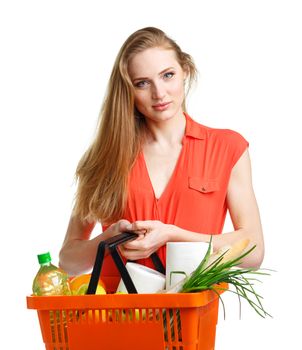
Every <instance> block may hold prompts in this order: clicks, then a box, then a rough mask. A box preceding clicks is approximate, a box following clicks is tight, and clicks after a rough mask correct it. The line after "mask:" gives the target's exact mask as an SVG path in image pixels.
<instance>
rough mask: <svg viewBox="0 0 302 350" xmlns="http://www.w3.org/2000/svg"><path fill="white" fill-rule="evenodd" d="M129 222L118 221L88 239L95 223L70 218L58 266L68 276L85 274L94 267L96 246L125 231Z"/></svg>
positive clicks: (74, 217) (73, 217)
mask: <svg viewBox="0 0 302 350" xmlns="http://www.w3.org/2000/svg"><path fill="white" fill-rule="evenodd" d="M128 224H129V221H126V220H120V221H118V222H117V223H115V224H112V225H111V226H110V227H109V228H108V229H107V230H106V231H105V232H103V233H101V234H99V235H98V236H96V237H95V238H93V239H89V238H90V236H91V232H92V230H93V228H94V226H95V223H90V222H88V221H84V222H83V221H82V220H80V219H79V218H78V217H76V216H71V218H70V221H69V225H68V228H67V232H66V236H65V239H64V242H63V245H62V248H61V250H60V254H59V266H60V267H61V268H62V269H64V270H65V271H66V272H67V273H68V274H70V275H79V274H81V273H85V272H87V271H88V270H91V268H92V267H93V265H94V260H95V257H96V252H97V248H98V245H99V243H100V242H101V241H103V240H105V239H108V238H109V237H112V236H114V235H117V234H119V233H120V232H122V231H124V230H125V229H126V226H127V225H128Z"/></svg>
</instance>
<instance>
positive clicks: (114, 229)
mask: <svg viewBox="0 0 302 350" xmlns="http://www.w3.org/2000/svg"><path fill="white" fill-rule="evenodd" d="M129 225H130V222H129V221H128V220H124V219H122V220H119V221H117V222H115V223H114V224H112V225H110V226H109V227H108V228H107V230H106V231H105V232H104V233H105V234H106V238H104V239H108V238H109V237H113V236H116V235H118V234H120V233H122V232H124V231H128V230H129V229H127V227H128V226H129Z"/></svg>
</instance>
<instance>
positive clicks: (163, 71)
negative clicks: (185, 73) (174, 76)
mask: <svg viewBox="0 0 302 350" xmlns="http://www.w3.org/2000/svg"><path fill="white" fill-rule="evenodd" d="M171 69H175V68H174V67H168V68H165V69H164V70H162V71H161V72H159V73H158V75H161V74H163V73H165V72H167V71H169V70H171ZM147 79H149V78H148V77H139V78H134V79H133V80H132V81H133V82H135V81H136V80H147Z"/></svg>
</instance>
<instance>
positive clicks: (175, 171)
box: [141, 135, 185, 202]
mask: <svg viewBox="0 0 302 350" xmlns="http://www.w3.org/2000/svg"><path fill="white" fill-rule="evenodd" d="M181 144H182V147H181V150H180V152H179V155H178V158H177V161H176V163H175V166H174V169H173V171H172V173H171V176H170V178H169V180H168V182H167V184H166V186H165V187H164V189H163V191H162V193H161V194H160V196H159V197H156V194H155V191H154V187H153V184H152V181H151V177H150V174H149V170H148V167H147V162H146V159H145V155H144V152H143V150H141V158H142V162H143V164H144V169H145V172H146V175H147V178H148V182H149V186H150V188H151V189H152V192H153V196H154V199H155V200H156V202H159V201H160V200H162V198H163V197H164V196H165V195H166V194H167V192H168V191H169V188H170V187H171V183H172V181H173V180H174V178H175V177H176V174H177V169H178V167H179V164H180V161H181V159H182V157H183V154H184V148H185V135H184V136H183V139H182V142H181Z"/></svg>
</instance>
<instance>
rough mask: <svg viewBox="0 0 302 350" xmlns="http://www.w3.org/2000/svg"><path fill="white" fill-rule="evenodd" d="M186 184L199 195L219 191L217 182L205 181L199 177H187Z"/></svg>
mask: <svg viewBox="0 0 302 350" xmlns="http://www.w3.org/2000/svg"><path fill="white" fill-rule="evenodd" d="M188 182H189V183H188V185H189V188H191V189H193V190H196V191H199V192H201V193H212V192H216V191H219V190H220V186H219V183H218V181H217V180H206V179H203V178H201V177H192V176H189V178H188Z"/></svg>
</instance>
